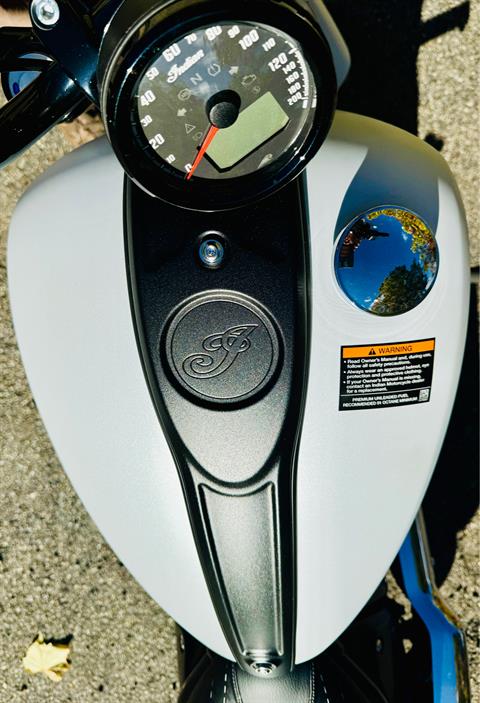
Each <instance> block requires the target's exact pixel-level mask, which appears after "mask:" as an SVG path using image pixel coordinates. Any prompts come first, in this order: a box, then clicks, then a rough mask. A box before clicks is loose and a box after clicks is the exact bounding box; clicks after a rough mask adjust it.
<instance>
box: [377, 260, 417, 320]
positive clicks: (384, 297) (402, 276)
mask: <svg viewBox="0 0 480 703" xmlns="http://www.w3.org/2000/svg"><path fill="white" fill-rule="evenodd" d="M427 285H428V278H427V276H426V275H425V273H424V272H423V271H422V267H421V266H420V264H419V263H418V262H417V261H413V262H412V265H411V266H410V268H407V267H406V266H397V267H396V268H394V269H393V271H392V272H391V273H389V274H388V276H387V277H386V278H385V280H384V281H383V283H382V284H381V285H380V288H379V295H378V297H377V298H376V300H374V302H373V303H372V305H371V306H370V310H371V312H375V313H376V314H377V315H401V314H402V313H404V312H408V310H411V309H412V308H414V307H415V306H416V305H418V304H419V303H420V302H421V301H422V300H423V298H424V297H425V295H426V294H427Z"/></svg>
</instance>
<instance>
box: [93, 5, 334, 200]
mask: <svg viewBox="0 0 480 703" xmlns="http://www.w3.org/2000/svg"><path fill="white" fill-rule="evenodd" d="M135 12H137V13H138V3H131V4H129V3H128V2H127V3H124V5H123V6H122V8H121V9H120V11H119V12H118V13H117V15H116V16H115V17H114V19H113V20H112V23H111V25H110V27H109V28H108V30H107V33H106V38H105V40H104V43H103V45H102V52H101V58H100V72H99V81H100V83H101V107H102V113H103V115H104V119H105V122H106V127H107V133H108V135H109V138H110V140H111V142H112V145H113V147H114V148H115V151H116V153H117V156H118V157H119V159H120V161H121V162H122V164H123V165H124V167H125V169H126V171H127V173H128V174H129V175H130V176H131V177H132V178H133V179H134V180H135V181H136V182H137V183H138V184H139V185H140V186H141V187H143V188H144V189H145V190H147V191H148V192H150V193H151V194H153V195H155V196H158V197H161V198H164V199H165V200H168V201H170V202H173V203H175V204H179V205H182V206H184V207H190V208H195V209H204V210H213V209H227V208H231V207H236V206H238V205H241V204H243V203H245V202H247V201H248V200H250V199H254V198H260V197H264V196H266V195H268V194H269V193H271V192H273V191H274V190H276V189H278V188H279V187H281V186H282V185H284V184H285V183H286V182H288V181H289V180H291V179H292V178H293V177H294V176H296V175H297V174H298V173H300V171H301V170H302V169H303V168H304V167H305V165H306V163H307V160H308V159H309V158H311V156H312V155H313V154H314V153H315V151H316V150H317V149H318V147H319V146H320V144H321V142H322V141H323V139H324V138H325V135H326V133H327V131H328V128H329V126H330V122H331V119H332V115H333V109H334V104H335V94H336V85H335V73H334V69H333V64H332V59H331V56H330V52H329V49H328V46H327V44H326V42H325V40H324V38H323V35H322V34H321V32H320V30H319V29H318V28H317V27H316V26H315V23H314V22H313V20H312V18H311V17H310V15H309V14H308V13H306V12H305V10H304V9H303V6H301V5H299V4H297V3H296V2H293V1H292V2H282V3H277V2H274V1H273V0H269V1H268V2H266V1H265V0H252V1H251V2H242V3H237V4H236V5H230V3H226V2H224V1H223V2H213V1H212V0H196V2H195V1H194V2H192V0H190V2H188V3H187V2H183V1H182V0H177V2H173V3H172V2H170V3H168V2H167V3H165V2H163V3H156V4H149V8H148V10H146V12H145V13H144V14H143V15H140V18H139V19H137V20H135V19H134V18H133V17H132V13H135ZM132 26H133V30H132V29H131V28H132ZM127 27H130V30H129V31H127Z"/></svg>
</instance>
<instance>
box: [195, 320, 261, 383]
mask: <svg viewBox="0 0 480 703" xmlns="http://www.w3.org/2000/svg"><path fill="white" fill-rule="evenodd" d="M257 327H258V325H235V326H234V327H229V328H228V329H227V330H225V332H221V333H220V334H218V333H217V334H211V335H209V336H208V337H206V338H205V339H204V340H203V342H202V348H203V349H204V350H205V352H206V353H203V352H199V353H196V354H190V355H189V356H187V358H186V359H185V360H184V362H183V364H182V366H183V370H184V372H185V373H186V374H187V376H190V377H191V378H215V377H216V376H220V375H221V374H222V373H225V371H227V369H229V368H230V367H231V365H232V364H233V363H234V361H235V359H236V358H237V357H238V356H239V354H243V353H244V352H246V351H248V350H249V349H250V347H251V346H252V342H251V339H250V336H251V335H252V333H253V332H254V331H255V330H256V329H257Z"/></svg>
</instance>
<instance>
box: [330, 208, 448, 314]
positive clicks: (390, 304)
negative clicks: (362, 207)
mask: <svg viewBox="0 0 480 703" xmlns="http://www.w3.org/2000/svg"><path fill="white" fill-rule="evenodd" d="M334 266H335V275H336V278H337V282H338V284H339V286H340V288H341V289H342V291H343V293H344V294H345V295H346V296H347V298H349V300H350V301H352V302H353V303H354V304H355V305H356V306H357V307H359V308H361V309H362V310H365V311H367V312H370V313H373V314H375V315H381V316H389V315H401V314H403V313H405V312H408V311H409V310H412V309H413V308H415V307H416V306H417V305H419V304H420V303H421V302H422V300H423V299H424V298H425V296H426V295H427V294H428V293H429V291H430V290H431V289H432V286H433V284H434V282H435V278H436V276H437V272H438V247H437V243H436V241H435V237H434V234H433V232H432V230H431V229H430V227H429V226H428V225H427V224H426V222H424V220H422V219H421V217H419V216H418V215H416V214H415V213H414V212H411V211H410V210H406V209H404V208H400V207H393V206H381V207H377V208H372V209H371V210H367V211H366V212H364V213H363V214H362V215H360V216H359V217H357V218H356V219H355V220H353V222H351V223H350V224H349V225H348V226H347V227H345V229H344V230H343V232H342V233H341V234H340V236H339V238H338V240H337V245H336V249H335V260H334Z"/></svg>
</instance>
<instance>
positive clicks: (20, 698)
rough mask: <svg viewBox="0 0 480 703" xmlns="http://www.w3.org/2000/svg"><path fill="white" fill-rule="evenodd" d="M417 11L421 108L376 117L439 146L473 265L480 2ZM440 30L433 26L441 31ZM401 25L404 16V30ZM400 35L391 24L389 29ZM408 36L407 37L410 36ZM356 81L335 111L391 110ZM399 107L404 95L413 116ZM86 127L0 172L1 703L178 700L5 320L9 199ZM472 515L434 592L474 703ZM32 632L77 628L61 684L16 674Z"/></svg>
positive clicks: (171, 664)
mask: <svg viewBox="0 0 480 703" xmlns="http://www.w3.org/2000/svg"><path fill="white" fill-rule="evenodd" d="M382 1H383V0H382ZM347 5H348V7H346V6H347ZM383 5H388V6H389V9H388V11H387V10H385V9H382V3H380V2H379V0H377V1H376V2H375V1H374V0H372V2H369V3H368V6H369V7H371V13H370V14H369V13H368V12H367V11H366V6H367V3H366V0H365V2H364V3H362V2H359V3H355V5H353V4H352V3H341V2H339V1H336V0H335V1H333V0H332V1H331V2H330V3H329V6H330V7H331V9H332V12H333V13H334V14H335V16H336V17H338V21H339V22H340V24H342V18H343V21H344V22H345V23H346V24H347V22H346V19H348V20H349V22H350V25H352V24H353V25H354V26H356V27H358V24H357V23H356V22H352V21H351V20H352V18H351V17H348V18H346V19H345V17H346V14H347V13H348V14H349V15H350V14H351V13H355V12H356V13H363V14H362V17H361V18H360V19H362V18H363V21H364V23H365V27H366V29H365V32H366V33H368V31H370V30H368V27H370V28H371V27H373V30H375V26H376V27H377V29H378V23H380V22H385V13H386V12H390V13H391V22H392V24H395V22H396V21H397V20H398V16H397V14H396V13H398V12H400V11H403V12H405V10H401V9H400V8H401V7H404V3H403V2H402V3H401V4H400V3H397V2H395V1H392V2H389V3H384V2H383ZM415 5H418V8H417V9H418V18H415V21H418V20H420V21H421V22H422V23H423V25H424V30H423V35H422V36H423V39H422V42H423V43H422V42H420V41H419V44H421V46H419V47H417V49H416V50H415V52H413V53H414V58H413V59H412V57H411V56H410V58H409V61H410V63H411V62H412V60H413V69H415V67H416V68H417V70H418V87H417V83H416V81H415V86H414V88H412V87H411V86H410V89H411V90H414V93H415V100H418V110H417V107H416V103H415V105H413V108H412V106H411V105H410V103H411V102H412V100H413V98H411V96H410V94H409V93H408V90H407V89H406V88H405V90H404V88H403V87H402V86H400V88H398V90H399V91H400V98H399V99H400V103H401V105H400V104H399V107H396V108H395V111H394V112H393V114H391V115H388V114H385V118H387V117H388V118H389V119H390V120H391V121H392V122H394V123H396V124H400V125H401V126H404V127H405V128H407V129H410V130H411V131H415V130H418V133H419V135H420V136H421V137H423V138H425V137H427V138H428V140H429V141H430V142H431V143H434V144H436V145H437V147H441V148H442V152H443V154H444V156H445V157H446V158H447V160H448V162H449V163H450V165H451V167H452V169H453V171H454V173H455V174H456V176H457V179H458V182H459V185H460V188H461V191H462V195H463V198H464V201H465V204H466V207H467V215H468V218H469V222H470V226H471V233H472V239H471V251H472V263H474V264H475V263H477V264H478V236H477V232H478V224H479V223H478V208H477V207H476V205H477V202H478V172H479V120H478V114H479V111H478V96H477V91H478V69H477V67H478V65H479V63H480V61H479V58H480V57H479V42H478V36H479V24H480V23H479V9H480V8H479V4H478V2H475V3H471V4H470V6H469V18H468V23H467V24H466V25H465V27H464V29H463V30H461V29H459V28H458V27H457V28H453V29H450V31H444V32H443V33H440V34H439V36H438V37H436V38H429V40H428V41H426V39H425V37H427V38H428V37H430V36H434V35H435V32H438V31H439V23H438V22H436V18H438V17H439V16H442V15H444V13H448V12H449V11H450V10H452V9H454V8H456V7H459V3H458V2H449V1H448V0H428V1H426V2H423V6H422V3H421V2H419V3H415V2H413V1H412V2H411V6H412V8H413V7H414V6H415ZM462 7H463V5H462ZM353 8H355V9H353ZM410 11H412V12H413V9H411V8H409V12H410ZM449 17H450V16H449ZM455 17H456V16H454V17H453V19H454V20H455ZM387 19H388V18H387ZM460 19H461V18H460ZM429 22H430V24H428V23H429ZM382 26H383V25H382ZM386 26H387V27H388V23H387V25H386ZM442 26H443V25H442V24H441V22H440V29H441V27H442ZM408 27H409V25H408V22H406V29H405V32H406V31H407V29H408ZM425 28H426V29H425ZM403 29H404V28H403V27H401V26H399V27H398V28H397V31H398V33H400V32H402V31H403ZM373 30H371V31H373ZM345 33H346V34H347V33H348V32H347V31H346V32H345ZM357 34H358V30H357ZM406 36H407V39H408V36H409V34H407V35H406ZM362 38H364V37H362ZM349 41H350V43H351V45H355V47H358V46H360V45H361V42H360V41H358V36H357V37H355V36H353V37H349ZM392 51H393V49H392ZM366 53H367V52H366V51H363V54H364V55H366ZM354 58H355V57H354ZM367 58H368V57H367ZM360 63H361V62H360V61H357V62H356V65H359V64H360ZM377 63H378V62H377ZM385 63H388V62H387V61H386V62H385ZM409 65H410V64H409ZM411 68H412V67H411V66H410V69H411ZM363 75H365V72H364V74H363ZM413 77H414V78H415V70H414V72H413ZM360 86H361V81H360V79H359V77H358V75H357V76H356V77H355V76H354V79H353V81H352V82H351V83H350V85H349V87H347V88H346V90H345V91H344V93H343V96H342V99H341V104H342V105H343V106H344V107H348V108H349V109H358V111H360V112H363V113H365V114H372V113H373V114H375V115H376V116H381V112H382V109H383V110H386V109H387V108H386V107H385V105H386V104H387V103H388V106H391V105H394V103H395V101H394V99H393V98H392V100H391V101H390V100H388V101H387V100H385V99H384V100H383V102H381V101H380V102H378V101H377V104H376V105H375V106H374V107H372V100H371V99H370V100H369V101H368V102H367V101H366V102H365V103H364V104H362V98H363V97H364V96H365V91H362V89H361V87H360ZM393 88H394V89H395V90H394V91H392V95H394V93H395V91H396V94H398V90H397V87H396V86H395V85H394V86H393ZM402 91H403V93H402ZM409 96H410V97H409ZM407 98H409V99H407ZM404 103H408V106H407V107H408V110H407V109H406V108H405V104H404ZM355 106H357V107H356V108H355ZM397 117H398V119H396V118H397ZM88 132H89V128H88V126H86V125H85V124H83V125H79V126H76V127H74V128H73V130H72V128H70V129H69V131H68V133H65V132H62V131H61V130H55V131H54V132H52V133H51V134H50V135H48V136H47V137H46V138H44V139H43V140H41V142H39V143H38V144H37V145H36V146H35V147H33V148H32V149H31V150H30V151H29V152H28V153H26V154H25V155H23V156H22V157H21V158H19V159H17V161H16V162H14V163H13V164H11V165H10V166H8V167H7V168H6V169H5V170H3V171H2V172H0V428H1V430H0V487H1V489H0V573H1V576H0V617H1V626H0V701H2V703H3V701H5V702H7V701H8V703H20V702H24V701H28V702H29V703H40V702H43V701H48V702H52V703H63V702H66V701H72V702H74V703H84V702H85V703H86V702H87V701H102V702H104V703H113V702H115V703H118V702H119V701H121V702H122V703H130V702H133V701H135V702H137V701H139V702H141V703H154V702H155V703H169V702H170V701H172V702H173V701H175V700H176V697H177V690H178V686H177V683H176V677H177V671H176V653H175V639H174V634H175V633H174V625H173V623H172V621H171V620H170V619H169V618H168V617H167V616H166V615H165V613H164V612H163V611H162V610H161V609H160V608H159V607H158V605H156V604H155V603H154V602H153V601H152V600H151V599H150V598H149V597H148V596H147V595H146V594H145V593H144V592H143V591H142V589H141V588H140V587H139V586H138V585H137V584H136V582H135V581H134V579H133V578H132V577H131V576H130V575H129V573H128V572H127V571H126V569H125V568H124V567H123V565H122V564H121V563H119V561H118V560H117V559H116V557H115V555H114V554H113V553H112V552H111V550H110V549H109V547H108V546H107V545H106V544H105V542H104V541H103V539H102V537H101V536H100V534H99V533H98V531H97V530H96V528H95V526H94V524H93V523H92V522H91V520H90V518H89V517H88V515H87V513H86V512H85V510H84V508H83V506H82V505H81V503H80V502H79V500H78V498H77V497H76V495H75V494H74V492H73V490H72V488H71V486H70V484H69V482H68V480H67V479H66V477H65V475H64V473H63V471H62V468H61V466H60V465H59V462H58V460H57V459H56V457H55V454H54V452H53V449H52V447H51V445H50V443H49V440H48V437H47V435H46V433H45V430H44V428H43V425H42V423H41V420H40V419H39V417H38V414H37V412H36V409H35V405H34V402H33V400H32V399H31V396H30V392H29V389H28V386H27V383H26V379H25V376H24V372H23V369H22V366H21V362H20V358H19V354H18V351H17V347H16V343H15V339H14V334H13V329H12V326H11V322H10V316H9V308H8V300H7V294H6V281H5V275H6V272H5V243H6V233H7V228H8V223H9V220H10V216H11V213H12V211H13V208H14V205H15V202H16V201H17V200H18V198H19V196H20V195H21V193H22V192H23V191H24V190H25V188H26V187H27V186H28V185H29V183H31V181H32V180H33V179H34V178H35V177H36V176H38V175H39V174H40V173H41V172H42V171H43V170H44V169H45V168H46V167H47V166H48V165H49V164H51V163H53V162H54V161H56V160H57V159H58V158H60V157H61V156H62V155H63V154H64V153H66V152H67V151H69V150H70V149H71V143H72V142H79V141H83V140H84V139H85V138H87V137H88ZM474 483H475V482H474ZM447 495H448V493H447ZM467 498H468V499H469V500H470V502H471V498H472V496H465V499H466V502H468V500H467ZM475 498H476V496H474V502H476V500H475ZM472 512H473V510H472V511H470V513H469V515H468V518H470V517H471V514H472ZM479 522H480V521H479V518H478V516H477V517H474V518H472V519H469V520H468V521H467V520H466V519H465V520H464V521H463V522H462V521H460V522H459V524H458V534H457V545H456V554H455V558H454V560H453V565H450V564H449V565H448V574H447V573H446V574H445V580H443V579H442V580H443V584H442V595H443V597H444V598H445V599H446V600H447V601H448V603H449V605H450V606H451V607H452V608H453V609H454V610H455V611H456V612H457V614H458V615H459V616H460V617H461V619H462V620H463V622H464V624H465V626H466V629H467V634H468V640H469V647H470V657H471V673H472V685H473V700H474V701H480V685H479V682H478V677H479V673H478V659H477V650H476V648H475V647H476V638H477V632H478V628H477V622H478V620H477V617H478V600H479V598H478V582H477V578H478V534H479ZM452 558H453V557H452ZM39 631H41V632H42V633H43V634H44V635H45V636H46V637H57V638H62V637H67V636H70V635H73V640H72V647H73V654H72V659H73V667H72V669H71V671H70V672H68V673H67V674H66V675H65V677H64V679H63V680H62V682H61V683H59V684H54V683H52V682H50V681H48V680H46V679H44V678H42V677H40V676H35V677H31V676H28V675H27V674H26V673H24V672H23V669H22V666H21V659H22V657H23V656H24V654H25V650H26V649H27V647H28V645H29V644H30V643H31V641H32V640H33V639H34V637H35V636H36V634H37V633H38V632H39Z"/></svg>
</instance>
